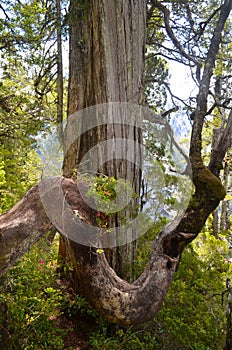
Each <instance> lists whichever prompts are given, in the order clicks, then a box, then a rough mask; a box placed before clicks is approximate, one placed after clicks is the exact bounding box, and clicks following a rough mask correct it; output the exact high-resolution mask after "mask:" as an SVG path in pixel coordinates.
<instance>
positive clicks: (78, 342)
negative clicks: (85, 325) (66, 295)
mask: <svg viewBox="0 0 232 350" xmlns="http://www.w3.org/2000/svg"><path fill="white" fill-rule="evenodd" d="M56 324H57V327H58V328H59V329H62V330H64V331H66V332H67V334H66V336H65V338H64V350H69V349H73V350H90V349H91V347H90V345H89V341H88V336H87V335H86V334H85V332H83V330H82V329H81V327H79V326H78V325H77V324H76V323H75V322H74V321H72V320H71V319H68V318H67V317H66V316H65V315H61V316H60V317H59V318H58V319H57V322H56Z"/></svg>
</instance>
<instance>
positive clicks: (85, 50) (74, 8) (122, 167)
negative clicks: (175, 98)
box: [63, 0, 146, 277]
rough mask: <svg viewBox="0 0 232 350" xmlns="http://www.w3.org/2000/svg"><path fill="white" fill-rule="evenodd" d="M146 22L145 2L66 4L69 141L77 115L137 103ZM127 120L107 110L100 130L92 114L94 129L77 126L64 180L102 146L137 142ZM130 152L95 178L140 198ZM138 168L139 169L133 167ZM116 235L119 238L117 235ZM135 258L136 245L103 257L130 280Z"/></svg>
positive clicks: (115, 222) (115, 220) (114, 221)
mask: <svg viewBox="0 0 232 350" xmlns="http://www.w3.org/2000/svg"><path fill="white" fill-rule="evenodd" d="M145 18H146V1H144V0H143V1H138V2H132V1H126V2H124V1H113V2H112V1H110V0H104V1H93V2H86V1H83V2H78V3H77V2H76V1H71V2H70V14H69V26H70V77H69V99H68V114H69V118H68V122H67V123H68V124H67V128H66V137H67V139H70V135H69V129H70V128H72V125H70V124H71V123H72V122H71V118H70V117H71V116H72V115H73V114H74V113H75V112H77V111H78V110H79V111H80V110H82V109H84V108H87V107H89V106H93V105H98V104H103V103H110V102H129V103H136V104H139V103H141V100H142V97H143V86H142V82H143V69H144V47H145ZM126 117H127V116H120V117H119V113H117V112H115V111H113V112H112V113H111V112H110V107H109V109H107V108H106V112H105V119H104V125H100V123H99V122H98V120H97V118H98V116H97V115H96V114H95V113H94V110H92V119H94V118H95V119H96V121H94V120H93V121H92V123H93V125H96V127H95V128H90V127H89V125H87V126H86V124H85V120H84V118H83V119H82V120H80V121H79V123H80V125H79V128H80V129H82V130H84V129H86V130H87V131H86V132H84V131H83V134H82V135H81V136H80V137H79V139H78V140H75V142H74V143H73V144H72V145H71V146H70V147H68V149H66V153H65V158H64V168H63V172H64V176H66V177H67V176H72V175H73V173H74V172H75V169H77V168H78V172H79V173H80V172H81V171H83V170H81V169H80V167H79V164H80V162H81V160H82V158H83V157H84V156H85V155H86V154H87V152H88V151H89V150H91V149H92V148H93V147H94V146H96V145H99V144H102V142H104V140H112V139H116V140H117V139H131V140H133V141H134V142H135V143H138V142H141V129H140V128H139V127H138V126H136V125H128V124H127V123H126V120H125V118H126ZM77 118H78V114H77ZM79 118H80V116H79ZM80 119H81V118H80ZM112 120H113V123H114V124H112V122H111V121H112ZM88 128H89V130H88ZM71 132H73V130H72V131H71ZM111 145H112V144H111ZM117 147H118V144H117V142H115V145H114V150H112V151H111V153H112V154H113V153H114V154H116V155H117V152H118V149H117ZM108 148H109V147H108ZM107 152H109V150H108V149H107V150H104V151H102V150H98V151H97V155H96V156H97V158H98V159H99V160H100V159H105V158H107V155H106V153H107ZM130 152H131V155H133V157H132V159H131V157H130V159H131V162H128V161H127V160H125V159H116V157H115V158H114V159H113V158H111V159H110V160H108V161H106V162H105V163H104V164H100V166H99V168H98V169H97V171H96V173H95V174H96V175H97V173H103V174H105V175H107V176H113V177H115V178H116V179H124V180H126V181H129V182H130V183H132V187H133V190H134V192H135V193H137V195H138V196H139V192H140V180H141V165H142V157H141V155H139V154H138V153H137V154H136V152H135V149H133V148H132V149H130ZM135 156H136V160H135ZM139 158H140V165H139V162H138V159H139ZM136 163H137V164H138V166H136V165H135V164H136ZM91 170H92V169H91V167H90V168H86V167H85V170H84V171H83V172H91ZM130 206H131V208H132V207H134V208H136V207H137V206H138V199H134V200H133V202H132V201H131V202H130ZM130 215H131V214H130V212H129V211H128V210H125V211H124V212H123V214H122V213H121V216H120V215H119V214H115V215H114V216H112V215H111V218H110V219H109V225H110V226H111V227H113V226H116V227H117V230H120V225H121V222H122V220H123V218H122V216H123V217H124V218H125V217H128V216H130ZM118 235H119V236H120V233H119V234H118ZM74 249H75V247H74ZM135 254H136V241H135V240H134V242H133V243H131V244H128V245H125V246H121V247H115V248H113V249H110V250H107V251H106V255H107V257H108V260H109V261H110V264H111V266H112V267H113V268H114V269H115V270H116V271H117V273H118V274H119V275H121V276H124V277H125V276H126V274H127V273H128V272H129V273H130V274H133V268H132V267H133V263H134V260H135ZM128 270H129V271H128Z"/></svg>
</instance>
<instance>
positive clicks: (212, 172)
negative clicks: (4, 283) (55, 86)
mask: <svg viewBox="0 0 232 350" xmlns="http://www.w3.org/2000/svg"><path fill="white" fill-rule="evenodd" d="M146 5H147V6H148V7H147V8H146ZM196 5H197V4H196V3H194V6H196ZM201 6H204V4H203V3H202V4H201ZM194 8H195V7H194ZM231 8H232V1H231V0H230V1H229V0H226V1H224V2H223V3H222V4H221V5H220V6H219V7H216V5H215V4H214V7H212V13H211V15H210V16H208V17H207V18H204V19H202V21H201V22H197V23H195V21H194V18H193V17H192V13H191V11H190V7H189V4H188V2H186V3H184V4H182V3H181V4H180V3H179V2H177V3H174V4H173V6H172V4H169V2H167V3H166V2H162V3H161V2H159V1H155V0H153V1H149V2H148V4H147V2H146V1H144V0H141V1H136V2H133V1H129V0H128V1H121V2H113V3H112V2H111V1H110V0H104V1H98V0H96V1H93V2H87V1H80V2H76V1H74V0H71V1H70V8H69V29H70V71H69V99H68V120H67V126H66V130H65V144H64V147H65V157H64V167H63V170H64V177H59V178H57V177H56V178H51V179H48V180H44V181H42V183H40V184H38V185H37V186H34V187H33V188H32V189H31V190H30V191H29V192H28V193H27V194H26V195H25V196H24V197H23V198H22V200H21V201H20V202H19V203H18V204H16V205H15V206H14V207H13V208H12V209H11V210H10V211H9V212H8V213H6V214H4V215H2V216H1V217H0V229H1V231H0V248H1V258H0V267H1V272H2V273H3V272H5V271H6V270H7V269H8V268H9V267H10V266H11V265H12V264H13V263H14V262H15V261H16V260H17V259H18V258H19V257H20V256H21V255H22V254H23V253H25V252H26V251H27V250H28V248H29V247H30V246H31V245H32V244H33V243H34V242H35V241H37V240H38V239H39V238H40V237H41V236H42V235H44V234H45V233H46V232H47V231H48V230H49V229H50V228H51V227H52V226H54V227H55V228H56V229H57V230H58V231H59V232H60V233H61V235H63V237H64V242H63V245H65V246H63V249H62V252H63V254H64V255H67V254H68V255H69V259H71V261H72V262H73V265H74V268H75V271H76V275H77V276H78V289H79V290H80V291H81V292H82V293H83V294H84V295H85V296H86V297H87V298H88V300H89V301H90V302H91V303H92V304H93V305H94V307H95V308H96V309H97V310H98V311H99V312H100V314H101V315H103V316H104V317H105V318H106V319H108V320H110V321H111V322H115V323H118V324H121V325H130V324H137V323H142V322H145V321H147V320H149V319H151V318H152V317H154V316H155V315H156V313H157V312H158V310H159V309H160V307H161V304H162V302H163V299H164V296H165V294H166V292H167V290H168V287H169V285H170V283H171V281H172V278H173V275H174V273H175V271H176V269H177V267H178V264H179V261H180V258H181V253H182V252H183V249H184V248H185V247H186V245H187V244H188V243H190V242H191V241H192V240H193V239H194V238H196V237H197V235H198V234H199V232H200V231H201V229H202V227H203V226H204V224H205V221H206V219H207V218H208V216H209V215H210V213H212V212H213V211H214V210H215V208H216V207H217V206H218V204H219V202H220V201H221V200H222V199H223V198H224V197H225V194H226V193H225V189H224V187H223V185H222V183H221V181H220V178H219V175H220V170H221V168H222V167H223V160H224V157H225V155H226V152H227V150H228V148H229V146H230V144H231V131H232V110H231V107H230V106H231V105H230V103H231V101H230V100H229V101H225V96H224V95H220V98H219V99H218V98H217V95H216V94H213V93H212V92H211V84H212V79H213V74H214V70H215V65H216V63H217V58H218V56H219V55H220V54H221V52H220V47H221V44H222V42H223V43H224V41H223V38H225V37H226V35H227V34H226V33H227V32H226V26H227V23H228V16H229V14H230V11H231ZM171 11H173V13H174V14H176V13H178V14H179V19H180V18H181V14H182V12H184V13H185V14H187V16H186V18H187V20H186V23H187V24H186V28H187V29H188V30H185V31H183V35H182V36H181V34H179V36H180V38H181V40H178V38H177V36H176V31H177V30H179V31H180V32H181V24H182V23H181V20H180V21H179V22H178V21H177V22H176V27H175V28H174V27H172V23H171ZM151 18H158V21H157V23H158V24H157V25H159V26H160V28H161V29H162V30H163V31H164V30H165V33H167V40H166V42H165V41H164V40H161V38H162V35H160V34H159V38H158V39H157V43H158V44H159V45H160V46H161V49H160V54H161V55H163V56H167V52H169V53H171V54H174V56H173V57H176V59H177V60H178V59H180V57H181V58H182V59H181V60H182V61H183V63H184V64H188V65H189V66H190V68H191V69H192V74H193V75H194V78H195V80H196V83H197V86H198V93H197V96H196V99H195V101H192V102H193V104H192V105H191V106H190V112H191V120H192V136H191V144H190V153H189V159H190V163H191V168H192V180H193V184H194V191H193V194H192V197H191V199H190V201H189V204H188V206H187V208H186V210H185V212H184V214H183V215H182V216H181V218H180V220H178V221H177V222H174V223H173V224H172V225H169V226H168V227H166V229H164V230H162V231H161V232H160V233H159V234H158V236H157V237H156V238H155V240H154V242H153V248H152V252H151V256H150V260H149V262H148V264H147V266H146V268H145V270H144V272H143V273H142V274H141V275H140V276H139V277H138V278H137V279H136V280H135V281H134V282H132V283H129V282H127V281H126V280H124V279H122V278H121V277H119V276H118V275H117V274H116V272H115V271H114V270H113V269H112V268H111V266H113V267H114V268H116V269H117V270H118V271H119V273H120V275H121V276H122V275H123V272H124V271H123V268H122V267H123V265H124V261H123V259H126V257H127V255H128V254H129V256H130V258H129V262H131V261H132V260H133V258H134V251H135V248H136V246H135V243H134V240H133V238H134V235H135V236H136V232H134V230H135V227H133V230H132V232H131V231H130V230H129V228H128V232H127V234H128V235H131V237H132V239H128V237H126V241H127V242H128V241H129V242H132V241H133V244H132V245H131V244H130V245H127V246H124V247H120V248H119V247H118V245H119V242H118V241H117V240H116V244H115V245H113V244H109V245H108V246H107V244H106V245H105V246H104V247H107V250H106V252H105V253H104V249H101V252H100V253H99V246H97V245H96V244H93V245H92V246H90V244H86V245H84V244H80V242H79V240H75V239H73V236H71V234H70V232H68V231H69V230H68V229H67V228H69V229H70V228H71V226H72V225H71V224H72V223H73V222H74V226H72V227H74V230H76V231H78V235H79V236H84V235H85V234H86V226H85V224H86V223H87V224H88V225H89V227H95V228H96V227H97V230H98V232H99V237H100V242H101V244H103V241H104V239H102V237H101V234H102V227H99V225H98V223H97V217H98V215H99V212H98V210H96V207H90V206H88V204H87V203H88V202H87V201H86V198H85V196H83V193H84V194H86V191H85V187H86V184H85V183H84V182H83V181H82V183H79V184H78V187H77V182H78V178H76V175H77V171H76V169H77V168H78V166H79V165H80V164H81V162H82V160H83V159H85V158H84V157H85V154H86V153H88V152H89V150H91V149H92V148H94V147H95V146H98V145H102V144H103V145H104V142H105V141H108V140H109V139H115V140H121V141H120V142H121V146H120V147H119V148H118V147H116V148H114V149H113V151H114V152H113V153H112V154H115V151H117V152H118V151H119V150H120V152H122V153H120V152H119V156H114V157H112V156H111V157H110V158H108V157H107V156H106V157H105V154H106V153H107V152H109V154H110V155H112V154H111V153H110V151H109V149H108V148H106V150H105V149H104V152H103V155H104V157H105V158H104V157H103V162H99V163H97V165H96V169H97V172H100V173H103V174H107V175H108V176H110V177H114V178H116V179H117V178H123V179H124V180H128V181H129V182H130V183H132V189H133V191H134V192H135V193H137V194H138V193H139V191H140V186H141V167H142V165H141V164H142V159H141V158H142V157H141V152H140V148H138V149H137V148H135V147H134V146H132V147H128V144H129V145H131V143H130V142H129V143H126V144H124V141H123V140H124V139H126V140H132V141H133V142H134V143H133V145H134V144H141V142H142V141H141V139H142V133H141V128H140V124H139V123H137V121H138V120H139V118H141V115H142V118H148V119H149V120H150V119H152V120H155V118H156V116H157V115H156V114H155V113H154V112H153V111H151V114H149V113H148V112H147V110H145V109H143V108H142V107H141V108H138V107H137V108H135V109H134V110H133V113H134V114H133V113H132V114H129V115H130V116H132V121H130V122H129V121H128V120H127V119H125V118H124V114H123V111H120V113H118V114H119V115H120V119H117V118H116V119H114V118H115V114H114V113H115V111H114V109H113V107H112V106H113V104H112V102H113V103H114V102H117V103H119V105H118V106H119V109H120V108H121V106H122V105H123V103H127V104H128V103H133V105H137V106H142V104H143V103H144V97H143V91H144V90H143V89H144V83H145V80H144V65H145V61H144V60H145V56H144V53H145V41H146V35H145V33H146V20H147V21H148V22H149V21H150V20H151ZM152 29H153V28H152V26H151V24H150V28H149V33H150V40H151V43H152V34H151V32H152ZM182 30H183V28H182ZM187 34H188V35H187ZM156 35H157V31H156V28H154V33H153V37H155V36H156ZM168 41H170V42H168ZM170 43H171V44H170ZM200 43H201V47H199V46H198V45H199V44H200ZM158 44H157V45H158ZM165 45H166V47H165ZM171 45H172V46H171ZM153 55H154V52H151V56H150V59H151V58H152V56H153ZM222 74H223V72H222ZM155 78H156V77H154V76H152V75H151V74H150V77H149V80H147V83H151V82H152V81H153V80H155ZM222 80H223V78H222ZM216 82H218V80H216ZM216 82H215V83H216ZM167 87H168V85H167ZM211 101H213V104H212V106H211V109H209V107H208V106H209V103H211ZM97 104H101V105H102V104H107V113H106V116H107V118H106V119H104V123H102V122H100V123H99V118H100V120H101V116H102V113H103V111H102V110H101V109H100V110H99V109H96V108H95V109H94V108H93V109H91V106H95V105H97ZM104 106H105V105H104ZM85 108H90V109H88V111H91V113H90V115H91V117H92V118H93V119H91V123H93V125H94V127H93V128H92V130H89V129H88V125H86V124H88V122H89V121H90V119H89V115H86V114H85V112H81V114H78V113H77V114H76V112H77V111H80V110H81V111H83V109H85ZM215 108H217V109H218V111H219V113H220V111H221V108H223V111H224V112H223V113H224V114H223V115H224V119H223V120H224V122H223V123H222V125H221V127H220V132H219V134H218V138H217V142H216V143H214V147H213V148H212V152H211V155H210V161H209V163H208V165H206V164H205V163H204V160H203V157H202V129H203V125H204V122H205V120H206V117H207V115H209V114H210V113H212V112H213V110H214V109H215ZM84 111H85V110H84ZM104 111H105V109H104ZM103 114H104V113H103ZM118 114H117V115H118ZM80 116H81V117H80ZM163 116H165V113H164V115H163ZM133 117H134V118H133ZM75 118H76V119H75ZM77 118H78V120H77ZM94 120H95V121H94ZM78 134H79V136H80V137H77V135H78ZM124 146H125V147H124ZM96 149H97V151H96V153H94V155H95V158H96V159H97V158H98V159H101V157H102V153H99V150H98V147H97V148H96ZM125 149H126V151H125ZM127 149H129V152H128V151H127ZM123 151H124V152H126V155H128V154H129V156H128V157H129V158H127V157H126V158H127V160H128V159H129V161H128V162H126V164H125V162H124V161H122V160H124V158H125V153H124V154H123ZM127 152H128V153H127ZM123 156H124V157H123ZM83 164H85V162H84V163H83ZM84 169H85V170H86V171H89V170H90V169H89V168H88V167H87V168H84ZM41 189H42V191H41ZM48 198H49V200H47V199H48ZM64 199H65V200H64ZM46 204H47V206H46ZM137 204H138V203H136V198H135V199H134V200H132V202H131V205H134V208H136V205H137ZM51 212H52V218H51V215H50V213H51ZM74 212H75V213H77V214H78V217H79V218H78V219H74V217H73V213H74ZM100 215H101V213H100ZM123 215H124V216H125V215H126V216H127V215H128V216H129V215H131V213H128V211H127V209H126V210H125V211H124V213H123ZM133 215H134V214H133ZM60 218H61V219H62V220H61V221H60ZM80 218H81V220H80ZM75 220H78V223H76V222H75ZM107 220H108V222H107V227H106V228H104V229H106V231H107V230H108V229H111V228H114V227H115V222H117V225H118V226H117V230H116V233H117V234H116V237H121V236H120V224H121V223H122V220H123V217H122V218H121V217H120V216H119V215H118V214H117V213H116V214H114V215H113V216H112V218H107ZM106 231H104V232H106ZM105 237H106V240H107V236H104V237H103V238H105ZM113 246H114V247H116V248H114V250H113V252H112V251H111V250H108V248H112V247H113ZM100 247H101V246H100ZM104 247H103V248H104ZM107 258H108V260H107ZM131 259H132V260H131ZM118 261H119V263H118ZM109 263H110V264H111V266H110V264H109Z"/></svg>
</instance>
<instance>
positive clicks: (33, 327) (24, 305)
mask: <svg viewBox="0 0 232 350" xmlns="http://www.w3.org/2000/svg"><path fill="white" fill-rule="evenodd" d="M202 240H204V242H201V241H196V243H194V244H195V246H194V245H193V246H190V247H189V248H188V249H186V251H185V252H184V254H183V257H182V263H181V264H180V267H179V270H178V272H177V274H176V277H175V279H174V281H173V283H172V286H171V288H170V291H169V293H168V295H167V297H166V299H165V303H164V306H163V308H162V309H161V310H160V312H159V314H158V316H157V318H156V319H155V320H152V321H151V322H149V323H147V324H145V325H141V326H139V327H129V328H127V329H126V328H119V327H117V326H114V325H109V324H107V323H106V322H105V321H104V320H103V319H102V318H101V317H100V316H99V315H98V314H97V313H96V312H95V311H94V310H93V309H91V307H90V306H89V305H88V304H87V302H86V300H85V299H84V298H83V297H80V296H78V295H76V294H75V293H74V291H73V289H72V287H71V284H70V283H69V282H68V280H71V278H70V277H71V276H72V272H73V271H72V268H71V266H70V265H68V264H66V265H65V271H64V272H65V275H66V278H63V277H62V276H61V274H60V272H59V271H60V269H59V265H58V264H57V253H58V238H57V237H55V239H54V235H52V234H50V236H49V235H48V236H47V237H45V238H44V239H42V240H40V241H39V242H38V243H37V244H36V245H35V246H34V247H33V248H32V249H31V251H30V252H29V253H28V254H26V255H25V256H24V257H23V258H22V259H21V260H20V262H18V263H17V264H16V265H15V266H14V267H12V268H11V270H10V271H9V272H8V273H7V274H6V275H4V276H3V277H2V278H1V281H0V282H1V284H0V349H2V350H16V349H17V350H21V349H23V350H28V349H33V350H79V349H82V350H88V349H94V350H100V349H103V350H108V349H109V350H131V349H132V350H141V349H144V350H150V349H151V350H153V349H157V350H159V349H164V350H170V349H172V350H188V349H190V350H191V349H192V350H207V349H208V350H213V349H215V350H218V349H222V348H223V344H224V339H225V306H224V305H221V294H220V293H221V292H222V291H223V289H225V288H224V286H223V281H224V280H225V277H226V275H228V274H231V271H232V269H231V267H230V264H228V263H226V262H225V259H224V252H225V251H226V247H225V245H223V242H222V241H218V240H216V239H215V238H213V237H212V236H210V235H208V234H204V235H203V236H202ZM202 243H204V244H203V245H202ZM201 247H204V249H203V248H201ZM202 249H203V250H202ZM209 252H213V253H212V254H211V255H210V254H209ZM199 257H201V258H199Z"/></svg>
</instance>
